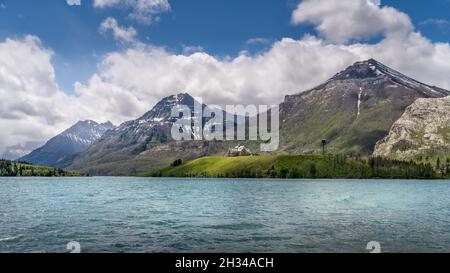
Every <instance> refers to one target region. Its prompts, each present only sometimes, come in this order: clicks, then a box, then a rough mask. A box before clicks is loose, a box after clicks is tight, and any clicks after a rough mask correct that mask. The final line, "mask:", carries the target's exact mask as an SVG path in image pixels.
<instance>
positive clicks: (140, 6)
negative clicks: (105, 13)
mask: <svg viewBox="0 0 450 273" xmlns="http://www.w3.org/2000/svg"><path fill="white" fill-rule="evenodd" d="M115 6H121V7H125V8H128V9H130V10H131V12H130V15H129V16H130V18H132V19H134V20H136V21H138V22H140V23H143V24H151V23H152V22H154V21H158V20H159V17H158V14H160V13H164V12H168V11H170V9H171V7H170V4H169V2H168V0H94V7H97V8H107V7H115Z"/></svg>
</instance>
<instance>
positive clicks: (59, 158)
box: [19, 120, 114, 168]
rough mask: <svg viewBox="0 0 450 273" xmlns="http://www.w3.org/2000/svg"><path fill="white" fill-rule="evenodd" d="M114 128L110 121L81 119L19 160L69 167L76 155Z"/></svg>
mask: <svg viewBox="0 0 450 273" xmlns="http://www.w3.org/2000/svg"><path fill="white" fill-rule="evenodd" d="M113 128H114V125H113V124H112V123H110V122H106V123H102V124H98V123H97V122H95V121H91V120H86V121H79V122H77V123H76V124H75V125H73V126H72V127H70V128H69V129H67V130H65V131H64V132H62V133H61V134H59V135H57V136H55V137H53V138H52V139H50V140H49V141H48V142H47V143H46V144H45V145H44V146H42V147H40V148H38V149H36V150H34V151H32V152H31V153H30V154H28V155H26V156H24V157H21V158H20V159H19V160H20V161H25V162H29V163H33V164H36V165H42V166H51V167H57V168H64V167H67V165H68V164H70V163H71V158H72V157H73V156H74V155H76V154H77V153H80V152H82V151H84V150H85V149H86V148H87V147H89V145H91V144H92V142H94V141H95V140H97V139H99V138H100V137H101V136H102V135H103V134H104V133H105V132H106V131H108V130H110V129H113Z"/></svg>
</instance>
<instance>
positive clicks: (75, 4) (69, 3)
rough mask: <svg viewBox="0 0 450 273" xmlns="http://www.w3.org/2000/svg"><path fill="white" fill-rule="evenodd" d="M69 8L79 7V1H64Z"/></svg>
mask: <svg viewBox="0 0 450 273" xmlns="http://www.w3.org/2000/svg"><path fill="white" fill-rule="evenodd" d="M66 2H67V5H69V6H81V0H66Z"/></svg>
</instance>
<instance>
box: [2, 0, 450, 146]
mask: <svg viewBox="0 0 450 273" xmlns="http://www.w3.org/2000/svg"><path fill="white" fill-rule="evenodd" d="M303 2H308V0H305V1H303ZM303 2H302V3H303ZM317 2H320V0H317ZM327 2H332V1H331V0H329V1H327ZM361 5H362V6H363V7H366V8H367V9H369V10H371V11H372V9H373V8H376V9H378V11H375V13H378V12H383V10H384V9H385V8H386V7H380V6H377V5H375V4H373V3H372V4H370V5H365V4H364V5H363V4H361ZM392 10H393V9H392ZM364 12H366V13H367V11H364ZM392 12H393V13H392V14H393V16H397V15H398V16H400V17H403V16H404V15H403V14H402V13H401V12H399V11H396V10H393V11H392ZM336 15H337V16H338V17H339V16H340V14H339V13H337V14H336ZM358 20H359V18H358V17H351V16H350V17H348V21H349V22H345V24H356V23H357V22H359V21H358ZM392 20H393V21H395V18H392ZM402 20H403V19H402ZM408 21H410V20H409V19H408ZM316 24H317V26H319V25H321V24H322V22H321V21H318V22H317V23H316ZM351 33H353V34H354V35H355V36H351V35H347V36H346V38H347V39H348V40H349V41H351V40H354V39H358V38H360V37H361V36H360V34H359V32H351ZM372 33H376V32H372ZM385 34H387V32H386V33H385ZM199 51H200V48H198V49H197V50H192V49H189V50H185V51H184V53H183V54H178V53H174V52H170V51H168V50H167V49H165V48H161V47H156V46H152V45H145V44H142V43H132V44H130V47H128V48H125V49H122V50H120V51H117V52H111V53H109V54H107V55H105V56H104V57H103V58H102V60H101V62H100V63H99V65H98V71H97V73H95V74H94V75H93V76H92V77H91V78H90V80H89V81H88V82H84V83H81V82H77V83H76V84H75V93H74V94H73V95H67V94H66V93H64V92H63V91H61V90H60V89H59V88H58V86H57V84H56V83H55V79H54V77H55V76H54V69H53V66H52V64H51V57H52V52H51V51H50V50H48V49H46V48H45V47H44V46H43V45H42V44H41V42H40V41H39V39H38V38H36V37H33V36H27V37H25V38H23V39H15V40H13V39H7V40H5V41H4V42H1V43H0V96H1V97H2V100H1V101H0V126H1V128H2V130H1V131H0V153H1V150H2V148H4V147H6V146H12V145H16V144H21V143H27V142H33V141H40V142H44V141H45V140H47V139H48V138H49V137H51V136H53V135H55V134H56V133H58V132H60V131H62V130H63V129H65V128H66V127H69V126H70V125H72V124H73V123H75V122H76V121H77V120H79V119H94V120H97V121H99V122H104V121H107V120H110V121H112V122H114V123H116V124H119V123H121V122H123V121H126V120H129V119H134V118H136V117H138V116H140V115H142V114H143V113H144V112H146V111H148V110H149V109H150V108H151V107H152V106H153V105H154V104H155V103H156V102H157V101H158V100H159V99H161V98H162V97H164V96H167V95H170V94H175V93H177V92H189V93H191V94H192V95H193V96H196V97H202V98H203V99H204V102H205V103H207V104H219V105H223V104H227V103H233V104H235V103H241V104H260V103H261V104H275V103H279V102H281V101H282V100H283V98H284V96H285V95H287V94H295V93H299V92H303V91H305V90H307V89H309V88H312V87H314V86H315V85H318V84H320V83H322V82H323V81H325V80H327V79H328V78H330V77H331V76H333V75H334V74H335V73H336V72H338V71H339V70H341V69H344V68H345V67H346V66H348V65H350V64H352V63H353V62H356V61H360V60H364V59H368V58H375V59H378V60H379V61H381V62H383V63H385V64H386V65H389V66H391V67H393V68H395V69H398V70H400V71H402V72H403V73H405V74H407V75H410V76H412V77H414V78H416V79H418V80H420V81H423V82H425V83H429V84H433V85H437V86H441V87H444V88H447V89H450V78H449V77H448V75H450V63H449V62H448V61H447V60H449V59H450V45H449V44H448V43H433V42H431V41H430V40H428V39H427V38H425V37H423V36H422V35H421V34H420V33H418V32H415V31H414V30H413V28H412V27H411V28H409V31H407V29H403V31H402V35H385V36H384V37H383V38H382V39H381V40H380V41H379V42H377V43H372V44H369V43H362V42H353V43H350V44H348V43H347V44H342V43H340V42H335V43H333V42H330V39H329V38H328V37H325V36H324V35H322V34H321V36H319V37H317V36H313V35H306V36H304V37H302V38H301V39H292V38H283V39H281V40H279V41H276V42H274V43H273V44H272V45H271V46H270V48H269V49H267V50H266V51H264V52H260V53H258V54H255V55H250V54H245V53H241V54H238V55H237V56H234V57H231V56H230V57H225V58H219V57H216V56H213V55H210V54H208V53H206V52H204V51H200V52H199Z"/></svg>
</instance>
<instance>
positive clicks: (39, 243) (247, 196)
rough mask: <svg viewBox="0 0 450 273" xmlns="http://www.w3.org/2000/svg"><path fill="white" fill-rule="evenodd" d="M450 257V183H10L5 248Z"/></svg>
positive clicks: (0, 220)
mask: <svg viewBox="0 0 450 273" xmlns="http://www.w3.org/2000/svg"><path fill="white" fill-rule="evenodd" d="M70 241H77V242H79V243H80V245H81V249H82V252H289V253H291V252H294V253H297V252H300V253H303V252H368V251H367V250H366V245H367V243H368V242H370V241H377V242H379V243H380V245H381V251H382V252H449V251H450V182H446V181H401V180H396V181H390V180H366V181H364V180H289V181H282V180H247V179H239V180H225V179H160V178H157V179H155V178H149V179H147V178H110V177H92V178H0V252H68V250H66V245H67V243H68V242H70Z"/></svg>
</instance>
